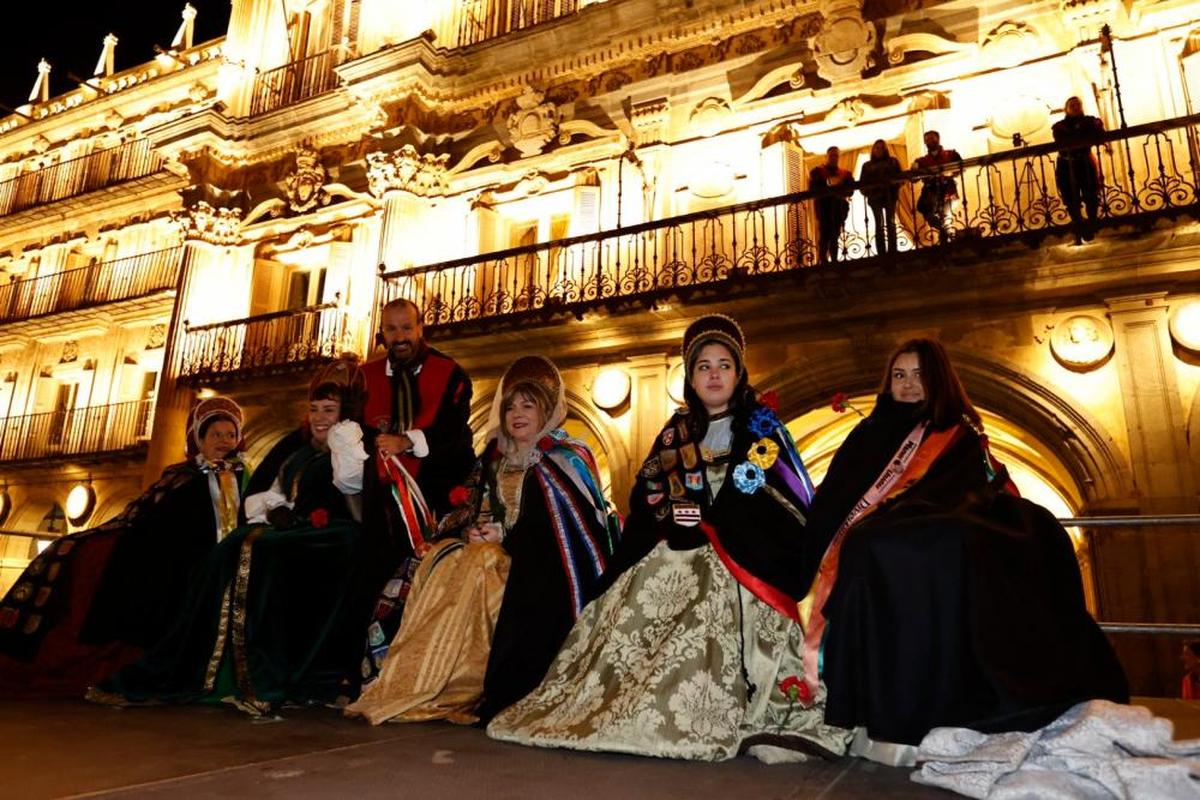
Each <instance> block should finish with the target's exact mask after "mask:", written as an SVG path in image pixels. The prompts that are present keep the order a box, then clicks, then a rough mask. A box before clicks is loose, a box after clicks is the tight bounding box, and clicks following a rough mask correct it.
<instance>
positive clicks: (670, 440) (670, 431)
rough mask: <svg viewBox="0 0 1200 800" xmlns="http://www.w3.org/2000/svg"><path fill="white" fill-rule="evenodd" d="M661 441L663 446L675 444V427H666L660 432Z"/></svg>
mask: <svg viewBox="0 0 1200 800" xmlns="http://www.w3.org/2000/svg"><path fill="white" fill-rule="evenodd" d="M662 443H663V447H670V446H671V445H673V444H675V429H674V428H667V429H666V430H665V431H663V432H662Z"/></svg>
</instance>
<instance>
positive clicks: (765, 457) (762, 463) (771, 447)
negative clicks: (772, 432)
mask: <svg viewBox="0 0 1200 800" xmlns="http://www.w3.org/2000/svg"><path fill="white" fill-rule="evenodd" d="M746 458H747V459H748V460H749V461H750V463H751V464H753V465H754V466H756V467H758V468H759V469H762V470H768V469H770V468H771V467H772V466H774V465H775V459H777V458H779V445H777V444H775V441H774V440H773V439H768V438H766V437H765V436H764V437H763V438H762V439H759V440H758V441H757V442H755V443H754V444H752V445H750V452H749V453H747V454H746Z"/></svg>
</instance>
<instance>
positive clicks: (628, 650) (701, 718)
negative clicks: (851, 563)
mask: <svg viewBox="0 0 1200 800" xmlns="http://www.w3.org/2000/svg"><path fill="white" fill-rule="evenodd" d="M743 637H744V646H743ZM802 645H803V634H802V633H801V630H800V626H799V625H797V624H796V623H795V622H793V621H792V620H790V619H788V618H786V617H784V616H782V615H781V614H779V613H778V612H776V611H775V610H774V609H772V608H771V607H770V606H768V605H766V604H765V603H763V602H762V601H760V600H759V599H758V598H756V597H754V596H753V595H752V594H750V592H749V591H748V590H745V589H741V588H740V587H739V585H738V583H737V581H736V580H735V579H734V578H733V576H732V575H731V574H730V573H729V571H728V570H727V569H726V568H725V566H724V565H723V564H722V563H721V561H720V559H719V558H718V556H717V554H716V553H715V552H714V551H713V549H712V547H711V546H709V545H705V546H704V547H701V548H698V549H696V550H684V551H677V550H671V549H670V548H668V547H667V545H666V544H665V543H660V544H659V545H658V546H657V547H655V549H654V550H653V551H651V552H650V553H649V554H648V555H647V556H646V557H645V558H644V559H642V560H641V561H640V562H638V564H637V565H636V566H634V567H633V568H632V569H631V570H629V571H628V572H626V573H625V574H624V575H622V576H621V577H620V578H618V579H617V582H616V583H615V584H613V586H612V587H611V588H610V589H609V590H608V591H607V592H606V593H605V594H604V595H603V596H602V597H600V598H598V599H597V600H596V601H595V602H594V603H592V604H591V605H589V606H588V607H587V608H586V609H584V611H583V614H582V615H581V616H580V618H579V620H578V621H577V622H576V623H575V627H574V628H573V629H572V630H571V633H570V635H569V636H568V637H567V640H566V642H565V643H564V644H563V649H562V651H561V652H560V653H559V654H558V657H557V658H556V659H555V661H554V663H553V664H552V665H551V667H550V670H549V672H548V673H547V675H546V677H545V679H544V680H543V681H542V683H541V685H540V686H538V687H537V688H536V689H534V690H533V692H532V693H530V694H529V695H528V696H527V697H525V698H524V699H523V700H521V701H520V702H518V703H516V704H515V705H513V706H511V707H509V708H508V709H507V710H505V711H503V712H502V713H501V714H499V715H498V716H497V717H496V718H495V719H494V720H492V723H491V725H489V726H488V735H489V736H491V737H492V738H495V739H501V740H504V741H509V742H516V743H518V744H526V745H536V746H539V747H565V748H571V749H575V750H602V751H611V752H619V753H633V754H637V755H647V756H661V757H666V758H687V759H695V760H703V761H719V760H723V759H727V758H733V757H735V756H737V755H739V754H740V753H742V752H749V753H750V754H751V755H754V756H756V757H758V758H760V759H761V760H763V761H768V762H776V761H800V760H804V759H805V758H806V757H807V756H810V755H820V756H826V757H833V756H840V755H843V754H844V753H845V751H846V746H847V743H848V741H849V739H850V736H851V732H850V731H846V730H843V729H841V728H834V727H830V726H828V725H825V724H824V722H823V716H824V707H823V701H824V696H825V689H824V687H821V689H820V690H819V692H818V696H817V702H816V703H814V704H813V705H812V706H811V707H809V708H803V707H801V706H800V705H799V704H795V705H793V704H791V703H789V701H788V699H787V698H786V697H785V696H784V695H783V693H782V692H781V690H780V688H779V683H780V682H781V681H782V680H783V679H784V678H787V677H789V676H791V675H795V676H797V677H801V676H802V675H803V667H802V664H801V647H802ZM743 663H744V664H745V669H746V673H748V675H749V678H750V682H751V683H753V684H754V686H755V691H754V692H753V694H752V695H751V694H750V692H749V691H748V687H747V684H746V680H745V678H744V677H743V672H742V665H743Z"/></svg>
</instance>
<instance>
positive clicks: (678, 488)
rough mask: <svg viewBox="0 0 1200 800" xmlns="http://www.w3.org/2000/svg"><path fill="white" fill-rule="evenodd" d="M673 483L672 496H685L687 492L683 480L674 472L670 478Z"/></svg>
mask: <svg viewBox="0 0 1200 800" xmlns="http://www.w3.org/2000/svg"><path fill="white" fill-rule="evenodd" d="M668 480H669V482H670V484H671V497H684V496H686V495H687V492H685V491H684V490H683V481H681V480H679V475H678V474H677V473H674V472H672V473H671V477H670V478H669V479H668Z"/></svg>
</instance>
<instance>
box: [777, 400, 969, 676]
mask: <svg viewBox="0 0 1200 800" xmlns="http://www.w3.org/2000/svg"><path fill="white" fill-rule="evenodd" d="M928 426H929V423H928V422H927V421H926V422H922V423H920V424H919V425H917V427H915V428H913V430H912V432H911V433H910V434H908V437H907V438H905V440H904V441H903V442H902V443H901V444H900V448H899V449H898V450H897V451H896V455H894V456H893V457H892V458H891V460H889V461H888V463H887V466H886V467H884V468H883V472H882V473H880V475H879V477H878V478H876V479H875V482H874V483H872V484H871V488H870V489H868V490H867V493H866V494H864V495H863V496H862V497H861V498H860V499H859V501H858V502H857V503H855V504H854V507H853V508H852V509H851V510H850V513H849V514H847V516H846V519H845V521H844V522H842V525H841V527H840V528H838V531H837V533H836V534H834V536H833V539H832V540H831V541H830V542H829V547H828V548H827V549H826V550H825V555H824V556H822V557H821V566H820V567H819V568H818V569H817V574H816V577H814V578H813V583H812V587H811V588H810V589H809V590H808V594H807V595H805V597H804V599H803V600H801V601H800V603H799V604H798V606H797V607H798V609H799V611H800V624H801V626H803V628H804V654H803V656H804V682H805V683H807V684H808V687H809V689H810V690H812V693H813V696H814V697H816V692H817V684H818V682H819V680H820V676H819V674H818V673H819V671H820V655H821V638H822V636H824V634H825V615H824V614H823V613H822V612H823V611H824V609H825V602H826V601H827V600H828V599H829V594H830V592H832V591H833V584H834V582H835V581H836V580H837V573H838V559H839V557H840V555H841V552H842V542H843V541H844V540H845V538H846V533H847V532H848V531H849V530H850V528H851V526H853V525H854V524H855V523H856V522H858V521H859V520H861V519H863V518H864V517H866V516H868V515H869V514H871V513H872V512H873V511H875V509H877V508H879V506H880V505H882V504H883V503H885V502H887V501H888V500H892V499H894V498H896V497H899V496H900V495H901V494H903V493H904V492H906V491H908V490H909V489H910V488H912V486H913V485H914V484H916V483H917V481H919V480H921V478H923V477H925V475H926V473H928V472H929V468H930V467H932V466H933V464H934V462H936V461H937V460H938V458H939V457H940V456H941V455H942V453H944V452H946V450H947V449H948V448H949V447H950V445H951V444H953V443H954V442H956V441H958V439H959V437H961V436H962V435H963V433H964V431H965V430H966V429H965V427H964V426H963V425H961V424H960V425H955V426H953V427H951V428H947V429H946V430H944V431H934V432H933V433H931V434H929V435H928V436H925V432H926V429H927V428H928ZM922 437H924V439H923V440H922Z"/></svg>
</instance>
